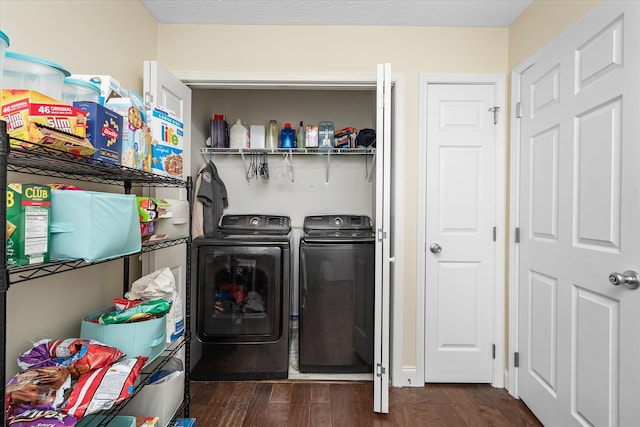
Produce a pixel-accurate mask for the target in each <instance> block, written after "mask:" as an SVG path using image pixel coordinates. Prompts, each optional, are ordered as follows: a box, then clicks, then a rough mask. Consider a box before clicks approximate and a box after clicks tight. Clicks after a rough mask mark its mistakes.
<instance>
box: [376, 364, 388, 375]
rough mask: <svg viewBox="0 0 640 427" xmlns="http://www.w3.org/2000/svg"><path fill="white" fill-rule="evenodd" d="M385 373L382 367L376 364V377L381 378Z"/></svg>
mask: <svg viewBox="0 0 640 427" xmlns="http://www.w3.org/2000/svg"><path fill="white" fill-rule="evenodd" d="M386 371H387V370H386V368H385V367H384V366H382V364H381V363H378V364H377V365H376V376H377V377H381V376H383V375H384V373H385V372H386Z"/></svg>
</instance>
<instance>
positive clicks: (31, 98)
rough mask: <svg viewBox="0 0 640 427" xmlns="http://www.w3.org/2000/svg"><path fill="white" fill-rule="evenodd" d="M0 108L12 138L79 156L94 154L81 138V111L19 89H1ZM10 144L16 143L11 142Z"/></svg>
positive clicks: (93, 150) (82, 120)
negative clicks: (0, 106)
mask: <svg viewBox="0 0 640 427" xmlns="http://www.w3.org/2000/svg"><path fill="white" fill-rule="evenodd" d="M0 104H1V105H2V109H1V110H0V111H1V112H0V118H2V119H3V120H4V121H6V122H7V132H8V133H9V135H11V136H12V137H14V138H17V139H20V140H23V141H28V142H34V143H40V144H42V145H47V146H50V147H54V148H56V149H60V150H64V151H69V152H72V153H74V154H80V155H83V156H86V155H91V154H93V153H95V151H96V150H95V149H94V148H93V146H92V145H91V143H90V142H89V141H88V140H87V139H86V138H85V136H86V129H85V126H86V113H85V112H84V111H82V110H80V109H78V108H75V107H73V106H72V105H66V104H63V103H61V102H60V101H58V100H55V99H53V98H50V97H48V96H46V95H43V94H41V93H39V92H35V91H32V90H22V89H3V90H2V98H1V99H0ZM65 135H66V136H65ZM12 144H14V145H16V144H19V142H16V141H15V140H12Z"/></svg>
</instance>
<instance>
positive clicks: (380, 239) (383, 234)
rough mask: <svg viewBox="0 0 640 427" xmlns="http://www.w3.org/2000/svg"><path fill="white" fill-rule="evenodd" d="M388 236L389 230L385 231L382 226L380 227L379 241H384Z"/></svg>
mask: <svg viewBox="0 0 640 427" xmlns="http://www.w3.org/2000/svg"><path fill="white" fill-rule="evenodd" d="M386 238H387V232H386V231H384V230H383V229H382V228H378V241H379V242H382V241H383V240H384V239H386Z"/></svg>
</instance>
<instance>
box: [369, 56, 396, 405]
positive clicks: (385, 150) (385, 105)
mask: <svg viewBox="0 0 640 427" xmlns="http://www.w3.org/2000/svg"><path fill="white" fill-rule="evenodd" d="M376 100H377V101H376V102H377V112H376V114H377V117H376V212H375V220H374V222H375V224H374V228H375V231H376V245H375V246H376V272H375V276H376V280H375V282H376V283H375V304H374V305H375V319H374V360H373V363H374V372H373V378H374V391H373V398H374V401H373V409H374V411H375V412H382V413H387V412H389V295H390V293H389V283H390V270H391V207H392V204H391V202H392V199H391V64H378V71H377V85H376Z"/></svg>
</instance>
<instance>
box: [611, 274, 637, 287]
mask: <svg viewBox="0 0 640 427" xmlns="http://www.w3.org/2000/svg"><path fill="white" fill-rule="evenodd" d="M609 282H611V284H612V285H614V286H620V285H627V286H628V287H629V288H631V289H636V288H637V287H638V286H640V275H638V273H636V272H635V271H633V270H627V271H625V272H624V273H622V274H620V273H611V274H610V275H609Z"/></svg>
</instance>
